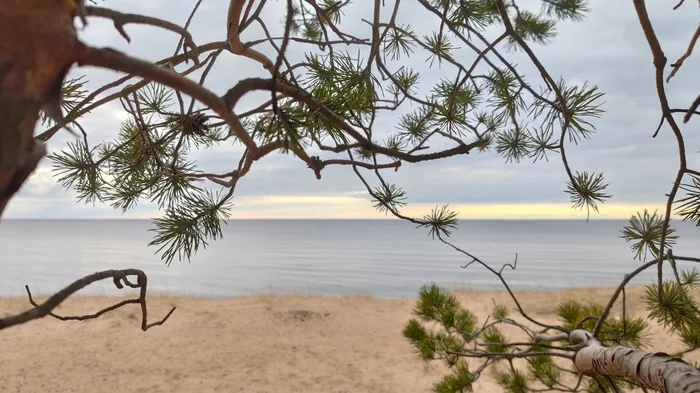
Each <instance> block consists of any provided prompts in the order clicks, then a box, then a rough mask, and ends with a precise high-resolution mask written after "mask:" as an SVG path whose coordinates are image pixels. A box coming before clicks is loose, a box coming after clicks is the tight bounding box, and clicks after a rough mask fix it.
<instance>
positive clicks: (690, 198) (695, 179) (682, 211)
mask: <svg viewBox="0 0 700 393" xmlns="http://www.w3.org/2000/svg"><path fill="white" fill-rule="evenodd" d="M690 179H691V180H692V183H689V184H688V183H683V184H681V187H680V188H681V190H683V191H685V196H684V197H683V198H680V199H678V200H676V209H675V210H676V213H677V214H678V215H679V216H681V217H683V221H686V220H687V221H692V222H695V225H696V226H700V176H697V175H691V176H690Z"/></svg>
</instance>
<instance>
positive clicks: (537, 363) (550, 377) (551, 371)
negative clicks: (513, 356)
mask: <svg viewBox="0 0 700 393" xmlns="http://www.w3.org/2000/svg"><path fill="white" fill-rule="evenodd" d="M540 351H541V352H547V350H546V349H544V350H542V349H541V350H540ZM528 371H529V373H530V377H531V378H532V379H534V380H537V381H540V382H542V384H543V385H545V386H547V387H549V388H551V387H554V386H555V385H556V384H557V382H558V381H559V377H560V375H561V372H560V371H559V369H558V368H557V365H556V364H555V363H554V359H552V357H551V356H533V357H532V358H530V359H528Z"/></svg>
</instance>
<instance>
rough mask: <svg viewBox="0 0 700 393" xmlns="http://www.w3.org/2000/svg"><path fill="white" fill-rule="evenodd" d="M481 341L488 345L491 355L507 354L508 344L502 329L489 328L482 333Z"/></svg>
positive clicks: (487, 348)
mask: <svg viewBox="0 0 700 393" xmlns="http://www.w3.org/2000/svg"><path fill="white" fill-rule="evenodd" d="M481 339H482V340H483V341H484V344H485V345H486V350H487V351H489V352H491V353H504V352H506V347H505V344H507V343H508V340H507V339H506V336H505V335H504V334H503V332H502V331H501V329H499V328H498V327H496V326H493V325H492V326H489V327H487V328H486V329H484V330H483V331H482V332H481Z"/></svg>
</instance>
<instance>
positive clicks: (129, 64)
mask: <svg viewBox="0 0 700 393" xmlns="http://www.w3.org/2000/svg"><path fill="white" fill-rule="evenodd" d="M75 60H76V61H77V63H78V65H81V66H94V67H100V68H105V69H110V70H114V71H121V72H125V73H128V74H132V75H137V76H140V77H142V78H144V79H146V80H149V81H154V82H158V83H161V84H163V85H166V86H168V87H171V88H173V89H175V90H178V91H180V92H182V93H184V94H187V95H189V96H191V97H192V98H194V99H196V100H198V101H200V102H202V103H203V104H205V105H206V106H207V107H209V108H210V109H211V110H213V111H214V112H215V113H216V114H217V115H219V116H220V117H221V118H222V119H223V120H225V121H226V124H227V125H228V126H229V127H231V130H232V131H233V132H234V134H235V135H236V137H238V138H239V139H240V140H241V142H242V143H243V144H244V145H245V146H246V147H247V148H248V149H250V150H252V151H255V150H257V145H256V144H255V141H254V140H253V138H251V136H250V135H249V134H248V132H247V131H246V130H245V128H244V127H243V125H242V124H241V122H240V121H239V120H238V117H236V116H235V115H234V114H233V113H231V111H230V110H229V109H228V107H227V106H226V104H225V102H224V101H222V100H221V99H220V98H219V97H218V96H217V95H215V94H214V93H212V92H211V91H209V90H207V89H205V88H204V87H202V86H200V85H199V84H197V83H196V82H193V81H191V80H189V79H187V78H184V77H182V76H181V75H180V74H178V73H177V72H175V71H173V70H170V69H167V68H163V67H158V66H156V65H154V64H153V63H149V62H147V61H143V60H139V59H136V58H133V57H131V56H128V55H125V54H123V53H121V52H119V51H116V50H113V49H110V48H93V47H89V46H86V45H83V48H82V50H81V51H80V54H79V55H78V57H77V59H75Z"/></svg>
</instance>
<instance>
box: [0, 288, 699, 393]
mask: <svg viewBox="0 0 700 393" xmlns="http://www.w3.org/2000/svg"><path fill="white" fill-rule="evenodd" d="M610 292H611V291H610V290H602V289H586V290H572V291H566V292H557V293H534V292H533V293H522V294H520V295H519V298H520V299H521V301H522V303H523V305H524V306H525V307H526V308H527V310H529V313H531V314H532V315H533V316H537V317H538V318H540V319H542V320H549V321H551V320H553V316H552V312H553V310H554V307H555V306H556V304H557V302H558V301H560V300H562V299H565V298H573V299H579V300H581V299H583V300H599V301H601V302H603V301H605V299H606V298H607V296H608V294H609V293H610ZM639 293H640V290H639V289H635V290H630V291H628V297H629V298H630V299H632V298H634V297H635V295H638V294H639ZM458 296H459V298H460V299H461V300H462V302H463V304H464V305H465V306H467V307H468V308H469V309H470V310H472V311H473V312H475V313H476V314H477V315H478V316H479V317H480V318H484V317H485V316H486V315H488V313H490V311H491V305H492V300H491V299H492V298H493V299H496V300H497V301H500V302H504V303H506V304H508V305H512V303H511V302H509V301H508V297H507V296H506V294H504V293H485V292H484V293H481V292H479V293H473V292H472V293H466V292H464V293H459V294H458ZM114 300H115V299H114V298H108V297H76V298H72V299H69V301H67V302H66V303H65V304H64V305H63V306H61V307H60V309H59V310H58V313H60V314H64V315H66V314H80V313H89V312H94V311H97V310H98V309H100V308H101V307H104V306H107V305H109V304H110V303H111V302H113V301H114ZM149 302H150V305H149V309H150V313H151V316H152V318H154V319H157V318H160V317H162V316H163V315H164V314H165V313H166V312H167V311H168V310H169V309H170V307H172V306H177V308H178V309H177V310H176V311H175V313H174V314H173V316H172V317H171V318H170V320H168V321H167V323H166V324H165V325H164V326H160V327H155V328H153V329H151V330H149V331H147V332H142V331H141V330H140V329H139V322H140V319H139V318H140V314H139V309H138V307H137V306H129V307H126V308H124V309H121V310H118V311H116V312H113V313H111V314H108V315H105V316H103V317H102V318H100V319H97V320H91V321H87V322H61V321H57V320H54V319H51V318H45V319H42V320H39V321H34V322H31V323H29V324H26V325H23V326H19V327H13V328H10V329H7V330H5V331H0V385H1V386H2V388H1V389H0V390H1V391H2V392H13V393H14V392H22V393H25V392H26V393H31V392H56V393H60V392H119V391H124V392H149V393H156V392H187V393H190V392H236V391H241V392H251V393H252V392H260V393H262V392H279V391H292V392H335V393H340V392H373V393H383V392H427V391H429V389H430V386H431V385H432V383H434V382H435V381H437V380H439V379H440V377H441V376H442V375H444V373H445V372H446V368H445V366H444V365H443V364H442V363H440V362H432V363H430V364H427V365H426V364H424V363H422V362H421V361H420V360H419V359H418V357H417V356H416V355H415V354H414V352H413V348H412V347H411V346H410V345H409V344H408V342H407V341H406V340H405V339H404V338H403V337H402V335H401V330H402V329H403V326H404V323H405V321H406V320H407V319H408V318H410V317H411V309H412V307H413V306H414V304H415V301H414V300H386V299H376V298H372V297H367V296H344V297H314V296H303V295H286V296H281V295H263V296H251V297H240V298H233V299H225V300H210V299H196V298H184V297H165V296H153V297H150V298H149ZM27 306H28V303H27V300H26V299H25V298H9V299H0V315H6V314H10V313H14V312H18V311H20V310H23V309H25V308H26V307H27ZM629 309H630V310H631V311H637V312H641V311H643V310H642V308H641V306H640V305H639V304H631V305H630V307H629ZM482 320H483V319H482ZM660 331H661V330H660V329H659V328H658V327H654V328H653V330H652V334H654V333H657V334H654V341H653V347H654V348H655V349H658V350H664V351H667V352H670V351H672V350H674V349H678V348H679V345H678V343H677V342H675V341H674V340H672V339H669V338H668V337H667V336H666V335H664V334H658V333H659V332H660ZM692 358H693V359H694V360H698V359H700V357H698V356H697V354H695V355H694V356H693V357H692ZM486 377H487V378H483V379H482V380H481V381H480V382H479V385H478V386H476V389H475V391H477V392H485V393H488V392H499V391H500V389H499V388H498V387H497V386H496V385H494V384H493V382H492V380H490V379H489V378H488V373H487V375H486Z"/></svg>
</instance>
